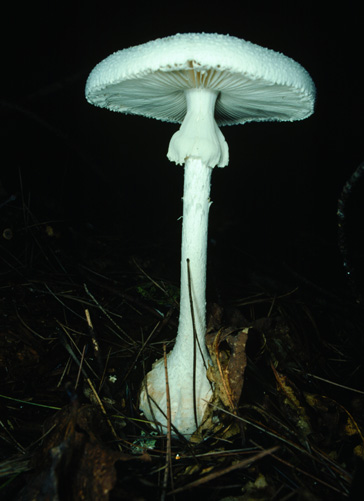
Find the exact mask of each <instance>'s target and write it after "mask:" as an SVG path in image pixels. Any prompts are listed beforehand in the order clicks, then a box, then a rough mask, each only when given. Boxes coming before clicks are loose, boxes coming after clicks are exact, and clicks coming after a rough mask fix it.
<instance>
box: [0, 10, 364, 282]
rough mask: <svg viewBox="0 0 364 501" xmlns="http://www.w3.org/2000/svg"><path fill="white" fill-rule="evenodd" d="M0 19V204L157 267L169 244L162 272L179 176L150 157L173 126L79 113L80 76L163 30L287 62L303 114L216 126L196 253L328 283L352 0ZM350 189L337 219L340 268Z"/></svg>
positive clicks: (354, 116)
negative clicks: (136, 249) (114, 243)
mask: <svg viewBox="0 0 364 501" xmlns="http://www.w3.org/2000/svg"><path fill="white" fill-rule="evenodd" d="M355 3H356V4H357V2H355ZM357 5H358V4H357ZM326 6H327V7H326ZM2 24H3V29H2V42H1V44H2V57H1V59H2V60H1V75H2V77H1V87H2V92H1V107H0V110H1V127H2V133H1V142H2V155H1V156H2V160H1V171H0V181H1V198H0V203H1V202H3V201H5V200H6V199H7V197H9V196H10V195H12V194H14V195H16V196H17V197H18V198H17V200H19V198H20V197H23V198H24V200H25V201H26V203H27V205H28V206H29V207H30V210H32V211H33V212H34V213H35V214H37V217H38V219H39V220H40V221H46V220H57V221H62V224H64V225H65V227H69V228H73V229H77V231H79V232H81V233H82V231H85V232H91V233H92V232H94V233H95V234H100V233H104V234H107V233H113V234H115V235H118V236H121V237H122V238H124V239H125V245H126V246H127V245H132V243H133V242H139V243H142V244H143V245H144V246H145V247H146V248H147V247H148V246H151V247H153V245H156V243H157V242H163V243H159V244H158V245H160V247H159V255H160V257H161V259H162V260H163V259H164V258H165V256H166V255H167V254H169V253H171V252H172V253H173V250H172V249H177V250H176V259H175V260H174V258H173V261H172V262H173V263H174V264H173V271H171V274H172V275H178V268H179V264H178V245H179V234H180V221H178V218H179V216H180V215H181V210H182V205H181V196H182V183H183V169H182V168H181V167H180V166H176V165H174V164H171V163H170V162H169V161H168V160H167V158H166V153H167V149H168V143H169V140H170V137H171V136H172V134H173V133H174V132H175V130H176V125H174V124H168V123H163V122H159V121H156V120H150V119H146V118H142V117H133V116H125V115H123V114H117V113H112V112H109V111H107V110H101V109H98V108H95V107H93V106H91V105H89V104H88V103H87V102H86V100H85V98H84V86H85V82H86V79H87V76H88V74H89V73H90V71H91V70H92V68H93V67H94V66H95V65H96V64H97V63H98V62H99V61H101V60H102V59H103V58H105V57H106V56H108V55H109V54H111V53H112V52H114V51H116V50H119V49H123V48H126V47H129V46H133V45H137V44H140V43H144V42H147V41H149V40H152V39H155V38H159V37H164V36H168V35H173V34H175V33H178V32H181V33H183V32H218V33H223V34H226V33H228V34H230V35H234V36H237V37H239V38H244V39H246V40H250V41H251V42H254V43H256V44H258V45H262V46H265V47H268V48H271V49H273V50H276V51H280V52H283V53H284V54H286V55H287V56H290V57H292V58H293V59H295V60H296V61H297V62H299V63H300V64H302V65H303V66H304V67H305V68H306V69H307V70H308V72H309V73H310V74H311V76H312V78H313V80H314V82H315V84H316V87H317V104H316V111H315V114H314V115H313V116H312V117H310V118H309V119H307V120H305V121H302V122H295V123H266V124H264V123H258V124H247V125H245V126H235V127H224V128H222V132H223V133H224V135H225V137H226V140H227V142H228V144H229V149H230V162H229V165H228V166H227V167H225V168H224V169H219V168H215V170H214V173H213V178H212V193H211V198H212V200H213V202H214V203H213V205H212V208H211V212H210V222H211V225H210V228H211V230H210V237H211V242H210V247H211V249H210V252H211V256H214V253H215V254H216V255H219V252H221V254H220V255H221V256H222V257H223V260H224V263H225V272H227V273H229V274H230V273H233V272H234V270H236V269H238V268H239V267H240V268H241V267H242V266H244V262H250V261H251V259H252V258H253V259H257V262H260V263H268V262H269V263H276V264H275V266H277V268H279V267H280V266H286V267H288V268H289V269H291V270H295V271H296V272H297V273H299V274H300V275H302V276H305V277H308V278H309V279H310V280H312V281H313V282H315V283H318V284H321V285H326V286H331V285H332V284H335V283H336V281H337V280H341V278H342V269H341V263H340V257H339V254H338V251H337V229H336V224H337V221H336V205H337V199H338V196H339V194H340V191H341V189H342V186H343V184H344V182H345V181H346V179H347V178H348V177H349V176H350V175H351V173H352V172H353V171H354V170H355V168H356V167H357V166H358V164H359V163H360V162H361V161H362V160H364V158H363V151H362V150H363V145H362V141H363V126H362V124H363V83H362V82H363V78H362V70H363V61H364V59H363V45H364V42H363V35H362V27H363V21H362V17H361V16H360V15H359V12H358V10H357V9H356V8H355V7H354V2H346V3H345V4H343V3H339V4H338V6H337V7H334V6H333V4H332V3H331V2H330V3H329V2H315V3H310V2H297V3H296V2H287V3H283V2H243V1H240V2H216V1H210V2H183V3H181V2H168V3H161V2H149V3H147V4H146V5H142V4H141V3H139V2H138V3H136V2H134V3H133V2H107V1H106V2H94V1H88V2H73V3H68V4H67V2H57V3H55V2H49V3H47V4H45V5H42V4H41V3H39V2H37V3H34V2H32V3H26V4H25V5H24V4H23V5H22V6H20V4H19V5H15V6H14V7H9V6H7V7H5V8H3V12H2ZM363 194H364V191H363V187H361V189H360V186H359V187H358V190H357V191H356V192H355V194H354V196H353V200H352V202H351V210H350V213H349V215H350V221H349V225H348V231H349V237H350V238H349V243H350V246H351V250H352V252H353V256H354V257H353V259H354V262H355V260H357V262H359V261H360V259H359V258H360V253H362V248H360V235H361V234H362V233H363V222H362V220H363V217H362V216H363V215H364V211H363V204H362V203H361V200H362V196H363ZM2 210H4V208H3V209H2ZM77 245H82V241H81V242H80V241H78V243H77Z"/></svg>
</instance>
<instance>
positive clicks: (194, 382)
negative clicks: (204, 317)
mask: <svg viewBox="0 0 364 501" xmlns="http://www.w3.org/2000/svg"><path fill="white" fill-rule="evenodd" d="M187 280H188V295H189V297H190V309H191V320H192V332H193V372H192V392H193V413H194V417H195V425H196V428H198V419H197V402H196V343H197V342H198V337H197V332H196V324H195V312H194V309H193V300H192V287H191V269H190V260H189V259H187Z"/></svg>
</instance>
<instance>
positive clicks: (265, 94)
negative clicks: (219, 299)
mask: <svg viewBox="0 0 364 501" xmlns="http://www.w3.org/2000/svg"><path fill="white" fill-rule="evenodd" d="M86 98H87V100H88V101H89V102H90V103H92V104H95V105H97V106H100V107H104V108H109V109H111V110H114V111H119V112H123V113H132V114H137V115H144V116H147V117H151V118H157V119H159V120H165V121H169V122H177V123H182V125H181V127H180V129H179V131H178V132H176V133H175V134H174V135H173V137H172V139H171V141H170V144H169V150H168V158H169V160H171V161H173V162H175V163H176V164H184V166H185V179H184V192H183V224H182V253H181V296H180V317H179V326H178V332H177V338H176V343H175V346H174V348H173V350H172V351H171V352H170V353H169V355H168V359H167V361H168V363H167V365H168V376H169V390H170V403H171V420H172V424H173V425H174V427H175V428H177V429H178V431H179V432H180V433H182V434H184V435H185V436H186V437H187V438H189V437H190V436H191V435H192V434H193V432H194V431H195V430H196V429H197V428H198V426H199V425H200V424H201V423H202V421H203V417H204V413H205V410H206V407H207V402H208V401H209V400H210V399H211V397H212V394H213V388H212V386H211V383H210V381H209V380H208V378H207V376H206V367H207V365H208V364H209V355H208V353H207V349H206V346H205V342H204V336H205V327H206V323H205V305H206V292H205V289H206V253H207V227H208V212H209V207H210V203H211V202H210V199H209V194H210V177H211V173H212V169H213V168H214V167H215V166H219V167H224V166H225V165H227V164H228V160H229V153H228V146H227V144H226V141H225V139H224V136H223V135H222V133H221V131H220V129H219V127H218V126H219V125H233V124H243V123H245V122H250V121H267V120H279V121H294V120H302V119H304V118H306V117H308V116H309V115H311V114H312V113H313V108H314V101H315V86H314V84H313V82H312V80H311V77H310V76H309V74H308V73H307V72H306V70H305V69H304V68H302V66H300V65H299V64H298V63H296V62H295V61H293V60H292V59H290V58H288V57H286V56H284V55H283V54H280V53H277V52H274V51H272V50H268V49H265V48H262V47H259V46H257V45H254V44H252V43H250V42H246V41H244V40H240V39H238V38H235V37H231V36H228V35H217V34H197V33H190V34H178V35H175V36H171V37H167V38H163V39H158V40H154V41H152V42H148V43H146V44H143V45H140V46H137V47H132V48H129V49H125V50H121V51H118V52H115V53H114V54H112V55H111V56H109V57H108V58H106V59H105V60H104V61H102V62H101V63H100V64H98V65H97V66H96V67H95V68H94V70H93V71H92V72H91V74H90V76H89V78H88V81H87V84H86ZM187 261H189V269H190V285H191V289H190V290H189V280H188V275H187V272H188V267H187ZM190 294H191V296H192V302H191V301H190ZM191 305H192V307H193V308H191ZM191 310H192V311H191ZM192 314H193V315H194V322H193V321H192ZM193 323H194V325H195V330H196V333H197V340H198V344H199V346H198V347H197V349H196V350H195V357H194V356H193V353H194V343H195V340H194V333H193V331H194V329H193ZM195 346H196V345H195ZM140 409H141V410H142V411H143V412H144V414H145V416H146V418H148V419H149V420H151V421H155V422H156V423H158V428H159V429H160V430H161V431H162V432H163V433H165V432H166V423H167V420H166V413H167V411H166V382H165V370H164V364H163V360H158V361H157V362H156V363H155V364H154V365H153V368H152V370H151V371H150V372H149V373H148V374H147V376H146V378H145V381H144V382H143V386H142V389H141V394H140Z"/></svg>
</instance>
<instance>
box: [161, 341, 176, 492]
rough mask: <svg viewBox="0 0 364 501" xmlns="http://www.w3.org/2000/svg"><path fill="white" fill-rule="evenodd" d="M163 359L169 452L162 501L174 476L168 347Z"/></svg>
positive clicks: (164, 351) (164, 346)
mask: <svg viewBox="0 0 364 501" xmlns="http://www.w3.org/2000/svg"><path fill="white" fill-rule="evenodd" d="M163 359H164V372H165V378H166V403H167V446H166V448H167V451H166V466H165V469H164V476H163V486H162V495H161V501H164V499H165V497H166V492H167V487H168V474H169V472H170V473H171V484H172V489H173V475H172V433H171V400H170V394H169V382H168V367H167V350H166V345H165V344H164V345H163Z"/></svg>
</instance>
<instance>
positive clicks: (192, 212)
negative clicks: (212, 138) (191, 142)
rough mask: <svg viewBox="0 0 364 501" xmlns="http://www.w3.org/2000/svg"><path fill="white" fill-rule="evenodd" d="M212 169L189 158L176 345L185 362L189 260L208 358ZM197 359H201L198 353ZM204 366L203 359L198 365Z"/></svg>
mask: <svg viewBox="0 0 364 501" xmlns="http://www.w3.org/2000/svg"><path fill="white" fill-rule="evenodd" d="M211 174H212V168H211V167H207V166H206V165H204V164H203V162H202V161H201V159H199V158H188V159H187V161H186V164H185V174H184V189H183V220H182V253H181V297H180V316H179V326H178V334H177V339H176V344H175V347H174V350H173V351H175V350H176V351H177V352H178V353H179V356H180V357H181V358H182V353H185V356H183V359H184V360H188V359H190V358H191V352H192V349H191V348H192V346H193V345H192V343H193V335H192V334H193V325H192V316H191V302H190V295H189V283H188V282H189V280H188V273H187V260H189V267H190V277H191V278H190V280H191V284H190V286H191V295H192V305H193V311H194V323H195V329H196V333H197V339H198V341H199V344H200V347H201V351H202V354H203V356H204V357H205V359H207V358H208V355H207V350H206V347H205V341H204V336H205V331H206V319H205V315H206V260H207V229H208V215H209V209H210V205H211V201H210V198H209V196H210V186H211ZM197 357H201V354H200V352H199V350H197ZM199 364H201V365H202V361H201V360H199V361H198V362H197V365H199Z"/></svg>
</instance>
